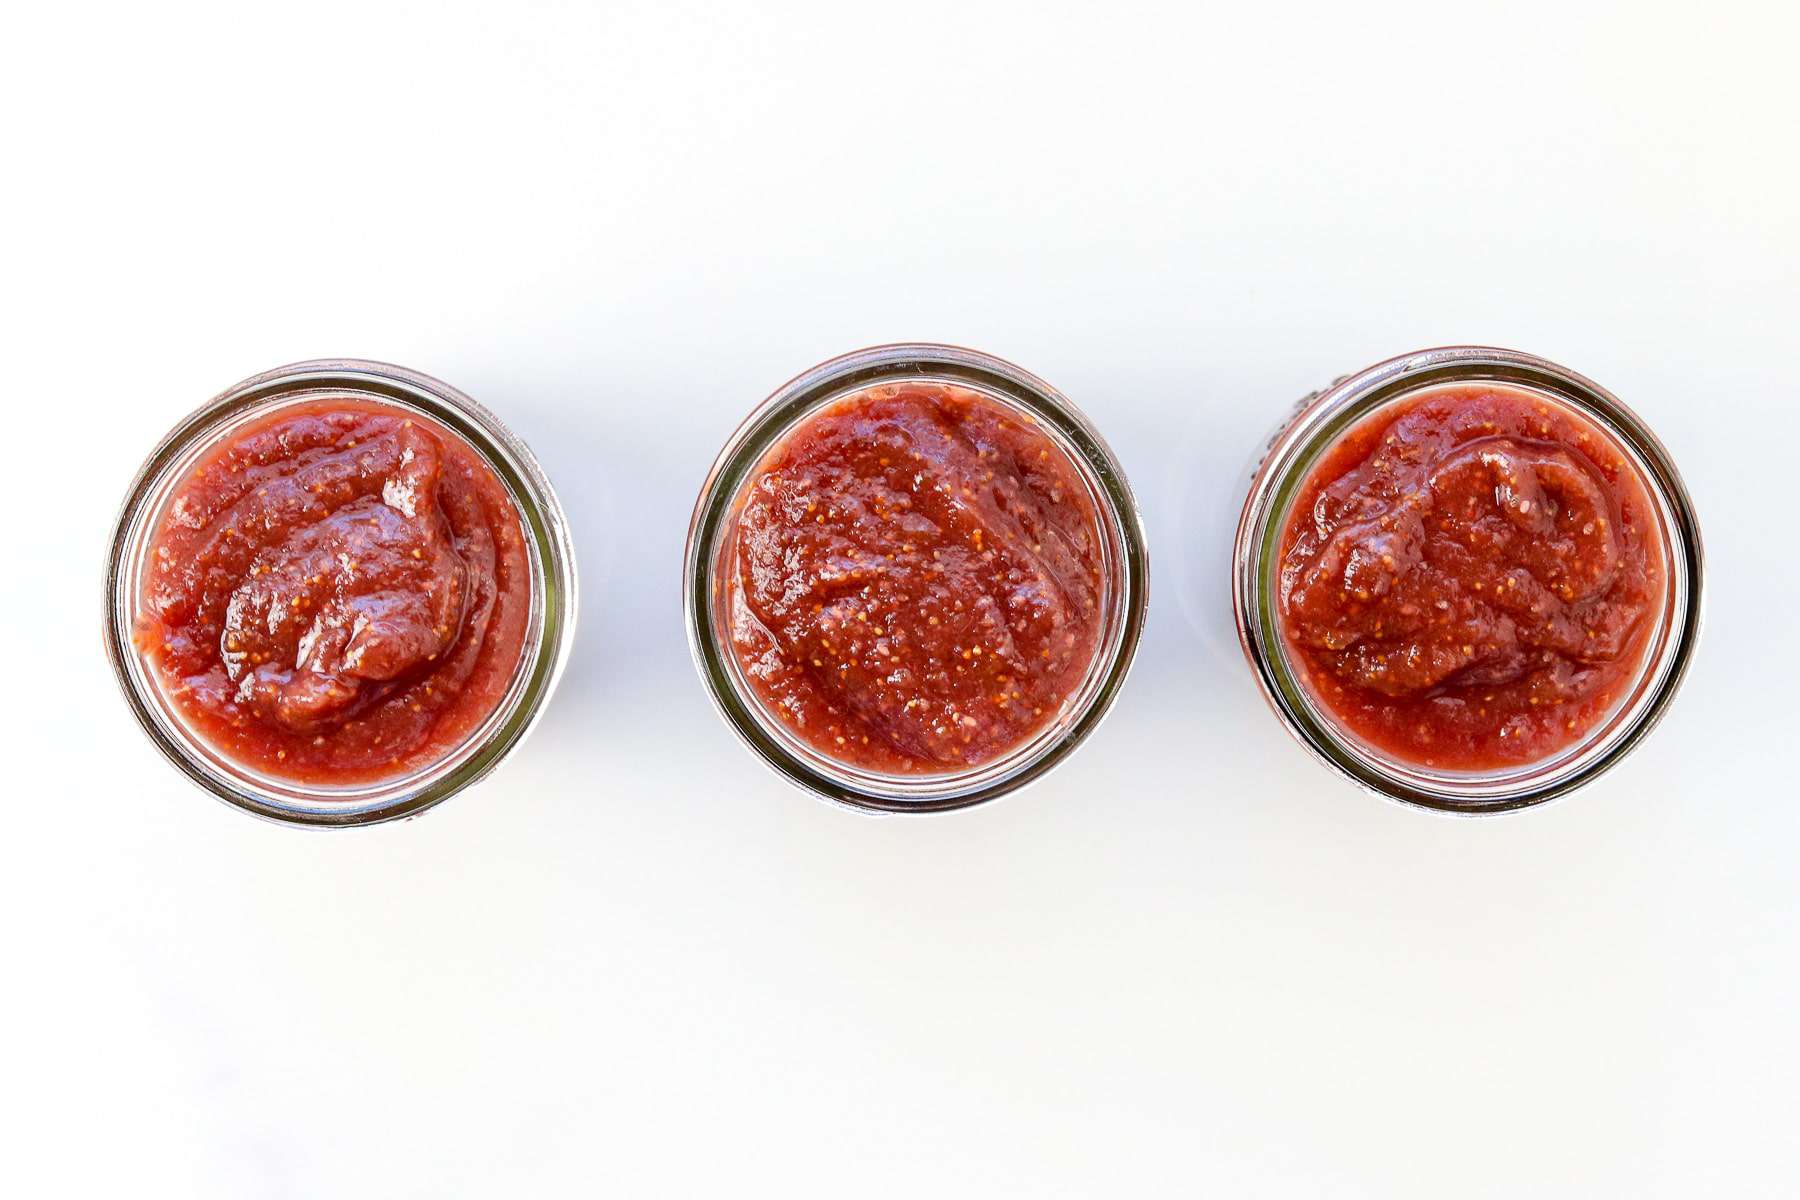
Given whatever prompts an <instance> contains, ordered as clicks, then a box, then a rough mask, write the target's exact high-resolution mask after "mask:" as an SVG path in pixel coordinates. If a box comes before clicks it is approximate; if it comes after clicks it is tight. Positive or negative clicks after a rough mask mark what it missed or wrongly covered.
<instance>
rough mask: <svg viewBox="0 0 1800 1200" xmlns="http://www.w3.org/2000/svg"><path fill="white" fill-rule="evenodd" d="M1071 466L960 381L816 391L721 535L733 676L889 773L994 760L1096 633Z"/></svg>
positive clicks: (1073, 679)
mask: <svg viewBox="0 0 1800 1200" xmlns="http://www.w3.org/2000/svg"><path fill="white" fill-rule="evenodd" d="M1098 520H1099V518H1098V515H1097V513H1096V510H1095V507H1094V503H1093V500H1092V499H1091V498H1090V496H1089V492H1088V489H1087V487H1086V486H1084V484H1083V482H1082V478H1081V476H1080V474H1079V473H1078V471H1077V469H1076V466H1075V464H1074V462H1073V461H1072V460H1071V459H1070V457H1069V456H1068V454H1067V453H1065V452H1064V451H1063V450H1062V449H1061V448H1060V447H1059V446H1058V445H1057V444H1056V443H1055V442H1053V441H1052V440H1051V439H1050V438H1049V437H1048V436H1046V434H1045V433H1044V432H1043V431H1042V430H1041V429H1039V428H1038V427H1037V426H1036V425H1035V424H1034V423H1033V422H1032V421H1031V419H1030V418H1028V417H1026V416H1024V415H1023V414H1021V413H1019V412H1017V411H1015V410H1013V409H1012V408H1010V407H1007V406H1005V405H1002V404H1001V403H999V402H998V401H996V400H992V399H989V398H988V397H986V396H985V395H982V394H981V393H978V392H975V391H972V390H969V389H967V388H960V387H954V386H949V385H943V384H926V383H898V384H881V385H876V386H872V387H868V388H865V389H863V390H861V391H858V392H855V393H853V394H851V395H849V396H847V397H844V398H842V399H839V400H837V401H834V402H833V403H831V404H829V405H827V406H826V407H824V408H823V409H821V410H819V411H818V412H815V413H813V414H811V415H810V416H808V417H807V418H806V419H805V420H804V421H802V422H801V423H800V425H799V426H798V427H797V428H795V429H794V430H792V431H791V432H790V433H789V434H788V435H787V436H786V437H785V438H784V439H783V440H782V441H781V442H780V443H779V444H778V445H777V446H776V447H775V448H774V449H773V450H771V451H770V452H769V453H768V455H766V456H765V458H764V459H763V461H762V463H761V464H760V465H759V466H758V467H757V469H756V470H755V471H754V472H753V473H752V474H751V476H750V478H749V481H748V482H747V483H746V484H745V487H744V490H743V492H742V493H741V494H740V496H739V498H738V508H737V514H736V518H735V522H734V524H733V526H732V532H731V535H730V541H729V543H728V547H727V561H728V563H729V571H728V573H727V577H726V580H725V587H726V588H727V589H728V596H727V597H726V599H727V601H728V603H729V606H730V608H729V612H730V628H731V637H732V641H733V646H734V649H735V651H736V654H737V657H738V661H739V663H740V665H741V667H742V668H743V671H744V674H745V676H746V678H747V679H748V680H749V683H750V686H751V688H752V689H753V690H754V691H755V692H756V694H757V695H758V697H759V698H760V699H761V701H762V703H763V704H764V706H765V707H766V708H767V709H768V710H769V711H770V712H772V713H773V714H775V716H776V718H777V719H778V720H780V721H781V722H782V723H783V724H785V725H786V726H787V727H788V728H789V729H790V730H791V731H792V732H793V733H794V734H795V735H797V736H798V737H799V738H801V739H802V740H803V741H805V742H806V743H807V744H809V745H811V746H812V747H814V748H815V749H817V750H818V751H820V752H821V753H823V754H825V755H827V756H829V757H831V758H834V759H837V760H839V761H842V762H845V763H848V764H850V765H853V766H857V767H862V768H866V769H870V770H878V771H884V772H887V773H890V774H904V773H945V772H950V771H956V770H961V769H963V768H965V767H968V766H973V765H977V764H980V763H983V762H986V761H988V760H990V759H993V758H995V757H998V756H1000V755H1003V754H1005V753H1006V752H1007V751H1009V750H1011V749H1013V748H1015V747H1017V746H1018V745H1020V744H1021V743H1023V742H1025V741H1027V740H1029V739H1030V738H1031V737H1032V736H1033V735H1034V734H1036V733H1037V732H1038V731H1039V730H1041V729H1042V728H1043V727H1044V726H1045V725H1046V724H1048V723H1049V722H1050V721H1052V720H1054V719H1055V718H1056V716H1057V715H1058V713H1059V712H1060V711H1061V709H1062V706H1063V703H1064V701H1065V700H1067V699H1068V697H1069V696H1070V694H1071V693H1072V692H1074V691H1075V690H1076V689H1077V688H1078V687H1079V685H1080V684H1081V682H1082V681H1083V679H1084V678H1085V677H1086V675H1087V672H1088V669H1089V667H1090V665H1091V664H1092V662H1093V660H1094V657H1095V652H1096V648H1097V645H1098V641H1099V636H1100V630H1101V626H1102V612H1101V604H1102V597H1103V591H1104V582H1103V578H1102V574H1101V565H1100V564H1101V553H1102V544H1101V534H1100V528H1099V525H1098Z"/></svg>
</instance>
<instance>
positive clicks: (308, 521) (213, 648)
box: [106, 359, 576, 826]
mask: <svg viewBox="0 0 1800 1200" xmlns="http://www.w3.org/2000/svg"><path fill="white" fill-rule="evenodd" d="M575 589H576V583H575V564H574V554H573V548H572V546H571V543H570V541H569V534H568V530H567V526H566V524H565V522H564V519H563V515H562V510H561V507H560V506H559V505H558V503H557V499H556V495H555V493H554V491H553V490H552V489H551V487H550V483H549V480H548V479H546V478H545V476H544V474H543V472H542V470H541V469H540V468H539V467H538V464H537V462H536V460H535V459H534V458H533V457H532V455H531V452H530V451H529V450H528V449H527V448H526V447H525V445H524V444H523V443H522V442H520V441H519V440H518V439H517V438H516V437H514V436H513V435H512V434H511V432H509V431H508V430H507V429H506V427H505V426H504V425H502V424H501V423H500V422H499V420H498V419H496V418H495V417H494V416H493V415H492V414H491V413H489V412H488V411H487V410H486V409H484V408H482V407H481V406H479V405H477V404H476V403H475V402H474V401H472V400H470V399H469V398H468V397H467V396H464V395H463V394H462V393H460V392H458V391H456V390H455V389H453V388H451V387H449V386H447V385H445V384H443V383H441V382H439V381H437V380H435V379H432V378H430V377H428V376H425V375H421V374H418V373H416V372H413V371H408V370H406V369H404V368H400V367H395V366H390V365H388V364H384V363H374V362H365V361H361V360H351V359H341V360H321V361H316V362H304V363H296V364H294V365H292V366H287V367H281V368H278V369H276V370H273V371H270V372H267V373H265V374H262V375H258V376H256V377H255V378H252V379H249V380H246V381H244V382H243V383H241V384H238V385H237V386H236V387H233V388H231V389H229V390H228V391H226V392H224V393H223V394H221V395H220V396H218V397H217V398H215V399H214V400H212V401H210V402H209V403H207V404H205V405H203V406H202V407H201V408H200V409H199V410H197V411H196V412H194V413H193V414H192V415H190V416H189V417H188V418H187V419H186V420H184V421H183V422H182V423H181V424H180V425H178V426H177V427H176V428H175V429H174V430H173V431H172V432H171V433H170V434H169V435H168V436H167V437H166V438H164V439H163V441H162V443H161V444H160V445H159V446H158V447H157V448H156V450H155V451H154V452H153V453H152V454H151V456H150V458H149V459H148V460H147V461H146V462H145V464H144V466H143V468H142V469H141V470H140V472H139V474H138V477H137V479H136V480H135V481H134V482H133V484H132V486H131V489H130V492H129V493H128V495H127V498H126V501H125V505H124V508H123V511H122V512H121V513H120V516H119V521H118V525H117V527H116V529H115V531H114V536H113V543H112V550H111V557H110V559H109V563H108V570H107V605H106V645H107V653H108V656H109V657H110V659H111V661H112V664H113V668H114V671H115V672H116V674H117V676H118V679H119V684H120V686H121V688H122V689H123V690H124V693H125V697H126V699H127V701H128V702H129V704H130V706H131V709H132V712H133V715H134V716H135V717H136V718H137V720H138V722H139V724H140V725H141V726H142V727H143V729H144V730H145V732H146V733H148V734H149V736H150V738H151V740H152V741H153V742H154V743H155V745H156V746H157V748H158V749H159V750H161V751H162V752H163V754H164V755H165V756H167V757H168V758H169V760H170V761H171V762H173V763H174V764H175V765H176V766H177V767H179V768H180V769H181V770H182V771H183V772H184V773H185V774H186V775H187V776H188V777H189V778H190V779H192V780H194V781H195V782H196V783H198V784H199V785H200V786H201V787H203V788H205V789H206V790H208V791H210V792H212V793H213V794H214V795H216V796H218V797H220V798H221V799H223V800H225V801H227V802H228V803H231V804H233V805H236V806H237V807H239V808H242V809H244V810H246V811H248V812H251V813H254V814H256V815H258V816H262V817H266V818H269V819H272V820H275V821H280V822H285V823H289V824H295V825H309V826H349V825H369V824H375V823H378V822H381V821H388V820H393V819H396V818H400V817H407V816H412V815H415V814H417V813H419V812H422V811H424V810H425V809H427V808H429V807H431V806H432V805H434V804H437V803H439V802H441V801H442V800H444V799H446V798H447V797H449V796H451V795H453V794H455V793H456V792H458V791H461V790H462V789H463V788H465V787H468V786H469V785H470V784H473V783H475V782H476V781H478V780H480V779H481V778H483V777H484V776H485V775H486V774H487V773H488V772H489V771H491V770H492V769H493V768H494V767H495V766H496V765H497V764H498V763H499V762H500V760H501V759H502V758H504V757H505V755H506V754H507V753H508V752H510V751H511V750H512V748H513V747H514V746H516V745H517V744H518V743H519V742H520V741H521V740H522V739H523V737H524V736H525V734H526V733H527V732H528V731H529V730H530V728H531V727H532V725H533V724H534V723H535V721H536V720H537V718H538V716H539V715H540V714H541V713H542V711H543V708H544V705H545V703H546V702H547V701H548V699H549V696H550V694H551V692H552V690H553V689H554V687H555V684H556V681H557V677H558V675H559V674H560V672H561V669H562V666H563V663H564V661H565V660H566V658H567V656H568V651H569V647H570V645H571V642H572V639H573V635H574V626H575V606H576V594H575Z"/></svg>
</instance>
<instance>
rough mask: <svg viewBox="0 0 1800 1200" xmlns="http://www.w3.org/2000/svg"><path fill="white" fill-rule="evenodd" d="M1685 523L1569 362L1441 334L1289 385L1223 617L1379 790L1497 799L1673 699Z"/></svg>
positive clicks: (1252, 498) (1576, 776) (1285, 699)
mask: <svg viewBox="0 0 1800 1200" xmlns="http://www.w3.org/2000/svg"><path fill="white" fill-rule="evenodd" d="M1701 573H1702V564H1701V548H1700V533H1699V527H1698V525H1697V524H1696V522H1695V519H1694V513H1693V508H1692V505H1691V503H1690V501H1689V499H1688V496H1687V492H1686V490H1685V488H1684V487H1683V486H1682V483H1681V478H1680V476H1679V475H1678V474H1677V473H1676V470H1675V467H1674V464H1673V463H1672V462H1671V461H1670V459H1669V456H1668V453H1667V451H1665V450H1664V449H1663V447H1662V445H1661V443H1659V442H1658V441H1657V440H1656V438H1655V437H1654V436H1653V435H1652V434H1651V433H1650V431H1649V430H1648V429H1647V428H1646V427H1645V426H1644V424H1643V422H1642V421H1640V420H1639V419H1638V418H1637V416H1636V415H1635V414H1633V413H1632V412H1631V411H1630V410H1629V409H1628V408H1626V407H1625V406H1624V405H1623V404H1621V403H1620V402H1619V401H1618V400H1617V399H1615V398H1614V397H1613V396H1612V395H1611V394H1610V393H1608V392H1606V391H1605V390H1604V389H1602V388H1600V387H1599V386H1598V385H1596V384H1594V383H1592V382H1591V381H1589V380H1587V379H1584V378H1582V377H1581V376H1579V375H1577V374H1575V373H1574V372H1572V371H1569V370H1567V369H1566V368H1563V367H1560V366H1557V365H1556V364H1554V363H1550V362H1547V361H1545V360H1543V359H1540V358H1536V357H1534V356H1532V355H1529V354H1522V353H1519V352H1517V351H1511V350H1500V349H1495V348H1491V347H1480V346H1453V347H1446V348H1441V349H1435V350H1426V351H1421V352H1419V353H1416V354H1410V355H1406V356H1403V357H1400V358H1395V359H1391V360H1389V361H1387V362H1384V363H1380V364H1377V365H1376V366H1373V367H1370V368H1368V369H1367V370H1365V371H1362V372H1359V373H1358V374H1356V375H1353V376H1349V377H1347V378H1345V379H1342V380H1339V381H1338V382H1337V383H1335V384H1333V385H1332V386H1331V387H1330V388H1329V389H1327V390H1325V391H1324V392H1321V393H1315V394H1314V395H1312V396H1309V397H1307V398H1306V399H1305V400H1303V401H1302V402H1301V404H1300V406H1299V408H1298V409H1297V410H1296V412H1295V413H1294V415H1293V416H1292V417H1291V418H1290V420H1289V421H1288V423H1287V424H1286V425H1284V426H1283V427H1282V429H1281V430H1280V431H1279V432H1277V434H1276V435H1275V438H1274V439H1273V440H1272V442H1271V443H1270V445H1269V447H1268V450H1267V453H1266V455H1265V457H1264V459H1263V461H1262V463H1261V464H1260V465H1259V467H1258V468H1257V472H1256V475H1255V478H1254V480H1253V482H1252V484H1251V487H1250V493H1249V496H1248V499H1247V500H1246V502H1245V506H1244V511H1243V516H1242V519H1241V521H1240V524H1239V528H1238V534H1237V541H1236V547H1235V552H1234V559H1233V570H1232V584H1233V599H1234V606H1235V611H1236V615H1237V624H1238V633H1239V637H1240V639H1241V641H1242V643H1243V647H1244V652H1245V654H1246V656H1247V657H1248V658H1249V661H1250V665H1251V667H1252V668H1253V670H1254V672H1255V675H1256V679H1257V682H1258V684H1259V685H1260V686H1261V688H1262V690H1263V692H1264V694H1265V695H1266V696H1267V698H1268V700H1269V701H1270V703H1271V704H1272V706H1273V707H1274V708H1275V711H1276V713H1277V714H1278V715H1279V716H1280V717H1281V719H1282V721H1283V723H1284V724H1285V725H1286V726H1287V727H1288V729H1289V731H1290V732H1292V733H1293V734H1294V735H1295V736H1296V737H1297V738H1299V740H1300V741H1301V743H1302V744H1303V745H1305V746H1306V747H1307V748H1308V749H1309V750H1310V751H1311V752H1312V753H1313V754H1314V755H1315V756H1316V757H1318V758H1319V759H1321V760H1322V761H1323V762H1325V763H1326V764H1327V765H1328V766H1330V767H1331V768H1333V769H1334V770H1336V771H1338V772H1339V773H1340V774H1343V775H1345V776H1347V777H1348V778H1350V779H1351V780H1353V781H1354V782H1356V783H1358V784H1361V785H1362V786H1364V787H1365V788H1368V789H1370V790H1372V791H1374V792H1376V793H1378V794H1380V795H1383V796H1386V797H1389V798H1392V799H1395V800H1399V801H1402V802H1405V803H1409V804H1414V805H1419V806H1422V807H1426V808H1431V809H1436V810H1439V811H1444V812H1452V813H1492V812H1503V811H1508V810H1513V809H1518V808H1523V807H1527V806H1530V805H1534V804H1539V803H1542V802H1543V801H1546V800H1549V799H1551V798H1553V797H1556V796H1560V795H1563V794H1564V793H1566V792H1568V791H1570V790H1572V789H1573V788H1576V787H1579V786H1580V785H1582V784H1583V783H1586V782H1587V781H1589V780H1591V779H1593V778H1594V777H1595V776H1596V775H1598V774H1599V773H1600V772H1601V771H1604V770H1605V769H1606V768H1607V767H1609V766H1611V765H1612V764H1613V763H1616V762H1617V761H1619V759H1620V758H1621V757H1622V756H1623V755H1624V754H1625V753H1627V752H1628V751H1629V750H1630V749H1631V748H1632V747H1633V746H1635V745H1636V744H1637V743H1638V742H1639V741H1640V740H1641V739H1642V738H1643V737H1644V735H1645V734H1646V733H1648V732H1649V730H1650V729H1651V727H1652V726H1653V725H1654V724H1655V723H1656V721H1657V720H1658V718H1659V717H1660V716H1661V715H1662V713H1663V712H1664V710H1665V709H1666V708H1667V706H1668V704H1669V701H1670V699H1671V698H1672V697H1673V695H1674V693H1675V690H1676V688H1677V686H1678V685H1679V684H1680V682H1681V679H1682V677H1683V675H1684V673H1685V672H1686V670H1687V666H1688V663H1689V661H1690V660H1691V658H1692V655H1693V652H1694V646H1695V643H1696V640H1697V638H1698V635H1699V627H1700V599H1701Z"/></svg>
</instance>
